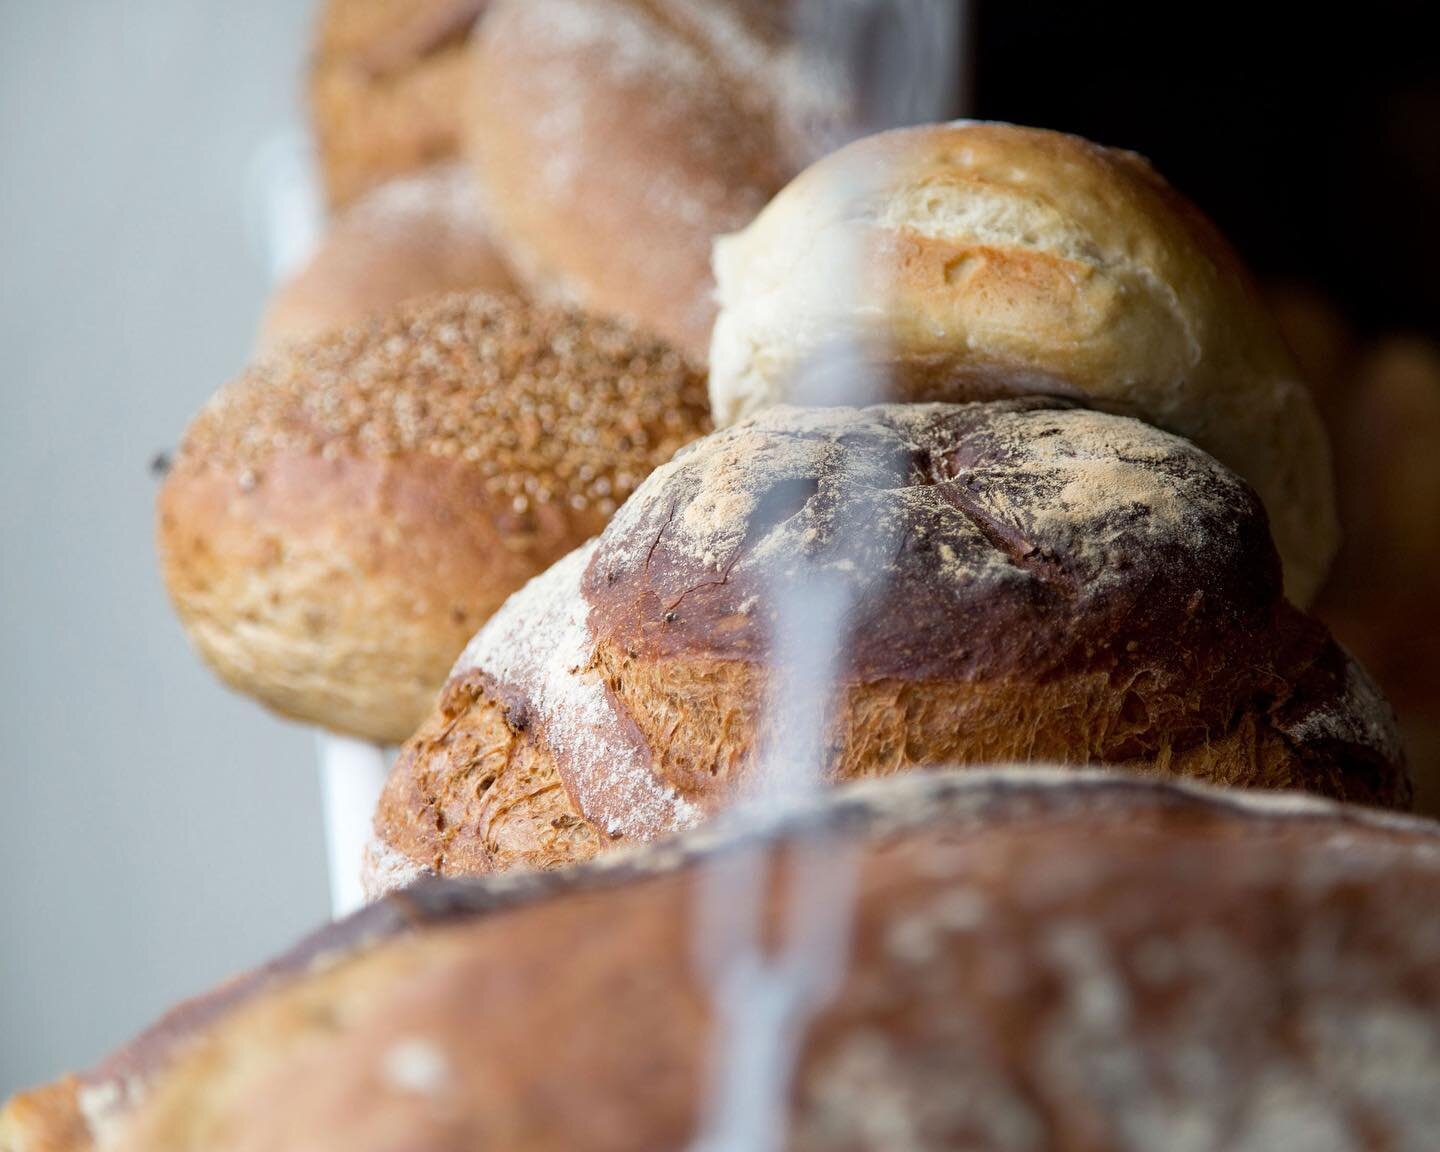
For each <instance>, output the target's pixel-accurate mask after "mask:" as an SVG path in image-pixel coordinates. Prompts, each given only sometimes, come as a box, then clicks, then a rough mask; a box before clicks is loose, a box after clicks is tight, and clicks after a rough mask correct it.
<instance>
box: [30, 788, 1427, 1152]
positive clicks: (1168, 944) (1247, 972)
mask: <svg viewBox="0 0 1440 1152" xmlns="http://www.w3.org/2000/svg"><path fill="white" fill-rule="evenodd" d="M747 859H750V860H756V861H757V862H758V865H759V866H760V867H761V868H762V869H764V871H762V872H761V875H762V876H765V877H766V878H767V882H766V886H765V889H764V891H765V892H768V893H769V894H770V895H769V896H764V897H762V898H761V900H760V902H759V903H760V910H761V912H760V918H761V921H762V923H763V924H765V925H766V927H765V928H764V930H763V932H762V938H763V939H765V940H768V941H772V942H778V941H780V940H783V939H785V938H786V937H787V933H788V934H789V935H790V937H791V938H794V936H795V934H796V933H797V932H798V931H800V930H799V929H798V928H797V927H796V922H795V921H793V920H787V919H785V917H784V911H783V909H784V907H785V904H784V900H785V898H786V897H785V893H786V892H787V891H788V890H789V888H790V886H791V885H797V884H799V885H802V886H807V887H802V888H801V889H800V890H799V891H800V893H801V894H802V898H803V893H805V892H807V891H808V892H810V893H811V894H812V900H813V899H814V898H815V894H816V892H817V890H816V889H815V888H814V887H813V886H814V885H815V884H817V883H823V882H824V881H823V879H822V878H823V877H824V876H826V875H827V874H828V875H830V876H831V877H838V876H840V875H852V876H853V877H854V885H855V888H854V892H853V923H852V926H851V928H850V929H849V930H848V931H846V932H843V933H842V934H841V940H842V947H841V951H840V954H839V955H835V956H833V957H832V959H833V961H834V963H835V965H836V967H837V968H838V971H839V978H838V980H837V981H836V984H835V985H834V991H833V995H831V996H830V997H829V998H828V999H826V1000H825V1001H824V1002H823V1003H820V1004H818V1005H816V1009H815V1013H816V1014H815V1016H814V1018H813V1019H811V1018H802V1019H801V1021H800V1030H799V1034H798V1045H797V1052H796V1063H795V1079H794V1084H793V1089H792V1091H790V1092H789V1093H787V1094H786V1096H787V1099H786V1103H785V1115H784V1117H783V1119H782V1131H783V1133H784V1139H783V1146H784V1147H786V1148H791V1149H797V1150H810V1149H822V1148H823V1149H837V1148H845V1149H851V1148H855V1149H876V1150H879V1149H887V1150H889V1149H894V1148H897V1147H918V1148H937V1149H956V1150H957V1152H958V1150H960V1149H965V1150H966V1152H984V1150H989V1149H994V1150H997V1152H998V1150H1001V1149H1005V1150H1011V1149H1016V1148H1024V1149H1029V1150H1031V1152H1081V1150H1084V1152H1111V1150H1114V1152H1125V1150H1132V1149H1158V1148H1167V1149H1168V1148H1181V1147H1183V1148H1186V1149H1191V1150H1194V1152H1211V1150H1214V1152H1219V1150H1220V1149H1226V1150H1235V1149H1257V1150H1259V1149H1266V1150H1269V1149H1275V1148H1297V1149H1298V1148H1325V1149H1336V1150H1340V1152H1343V1150H1348V1149H1357V1150H1358V1149H1373V1148H1395V1149H1402V1148H1405V1149H1408V1148H1416V1149H1419V1148H1423V1147H1425V1146H1426V1144H1427V1142H1428V1140H1429V1138H1430V1136H1431V1135H1432V1134H1433V1132H1434V1131H1435V1125H1436V1124H1437V1123H1440V1111H1437V1108H1440V1101H1437V1098H1436V1095H1435V1092H1434V1086H1435V1084H1436V1082H1437V1080H1440V1007H1437V1006H1440V937H1437V934H1436V933H1435V931H1434V927H1433V915H1432V913H1433V909H1434V907H1435V904H1436V902H1437V900H1440V832H1437V829H1436V826H1435V825H1434V824H1431V823H1428V822H1422V821H1417V820H1408V819H1401V818H1396V817H1390V816H1381V815H1378V814H1374V813H1371V812H1367V811H1364V810H1361V809H1356V808H1351V807H1339V806H1336V805H1333V804H1329V803H1325V802H1321V801H1314V800H1302V799H1300V798H1296V797H1270V796H1260V795H1255V794H1245V795H1241V794H1238V793H1234V792H1227V793H1219V792H1215V791H1212V790H1208V789H1204V790H1202V789H1198V788H1194V787H1184V788H1181V787H1176V786H1174V785H1164V784H1160V783H1156V782H1152V781H1145V780H1141V779H1136V778H1125V777H1120V776H1113V775H1106V774H1099V773H1090V772H1063V771H1038V770H1029V771H1016V770H998V771H996V770H986V771H971V772H964V773H943V774H936V775H931V776H918V777H910V778H907V779H900V780H889V781H880V782H873V783H871V784H868V785H865V786H863V787H857V788H851V789H846V790H844V791H842V792H836V793H832V794H831V795H830V797H829V798H828V799H827V800H826V801H825V802H824V803H823V804H821V805H820V806H818V807H817V808H814V809H811V810H807V811H802V812H799V813H793V814H791V815H789V816H788V817H786V818H784V819H782V820H777V821H774V822H772V823H771V826H770V827H769V828H768V830H767V829H757V828H756V827H755V826H754V825H753V824H747V825H745V827H744V830H743V831H740V832H738V833H717V832H715V831H713V830H711V831H706V832H705V833H702V834H700V835H698V836H695V835H692V836H690V837H687V838H685V839H682V840H679V841H676V842H672V843H670V844H667V845H666V846H664V847H659V848H655V849H651V850H649V851H646V852H642V853H631V854H623V855H619V856H616V857H612V858H611V859H610V861H609V862H607V866H604V867H595V866H587V867H582V868H577V869H571V870H567V871H564V872H559V873H548V874H538V875H537V874H528V875H517V876H507V877H497V878H495V879H492V880H491V881H489V882H486V883H481V884H476V883H473V882H472V883H461V882H435V883H433V884H431V885H425V886H421V887H418V888H416V889H413V890H411V891H409V892H406V893H402V894H397V895H396V896H392V897H389V898H387V901H386V902H385V903H382V904H381V905H378V906H375V907H372V908H371V909H370V910H368V911H367V912H365V913H362V915H361V916H360V917H359V918H358V919H356V920H352V921H349V922H344V923H342V924H340V925H336V926H333V927H331V928H327V929H325V930H324V931H323V932H322V933H321V934H320V935H319V936H317V937H316V938H314V939H312V940H311V941H309V942H307V943H306V944H305V945H304V946H302V948H301V949H299V950H298V951H297V952H296V953H295V954H293V955H292V956H291V957H289V958H286V959H285V960H282V961H281V962H279V963H278V964H277V965H273V966H272V967H271V969H270V970H269V972H268V973H266V974H265V975H264V976H263V977H261V978H257V979H255V980H253V981H252V982H251V983H250V986H249V987H248V988H247V989H245V991H244V992H243V994H241V995H240V996H238V997H231V999H230V1002H229V1003H228V1004H227V1005H226V1006H225V1007H224V1009H223V1010H222V1011H220V1012H219V1013H218V1014H217V1016H216V1017H215V1018H213V1019H212V1020H208V1021H205V1022H204V1023H203V1024H202V1025H201V1026H199V1027H196V1028H190V1029H186V1028H180V1029H172V1030H171V1031H170V1032H169V1034H168V1036H167V1037H166V1038H165V1040H164V1043H163V1045H162V1047H161V1048H160V1049H156V1048H155V1047H154V1046H153V1041H154V1039H155V1038H154V1037H152V1038H151V1040H152V1047H151V1056H150V1058H149V1063H148V1067H147V1069H146V1071H144V1072H143V1073H141V1072H140V1071H139V1068H140V1067H141V1065H138V1064H136V1063H134V1062H131V1063H130V1064H129V1066H128V1067H129V1071H130V1072H131V1074H132V1077H133V1078H132V1081H131V1083H132V1084H134V1085H136V1086H138V1087H139V1088H140V1092H139V1097H138V1101H139V1107H138V1110H121V1111H120V1112H119V1113H118V1114H112V1115H111V1117H110V1124H111V1130H112V1131H114V1132H115V1133H116V1137H115V1139H114V1141H113V1143H112V1144H108V1145H107V1147H114V1148H116V1149H120V1150H123V1152H140V1150H142V1149H143V1150H144V1152H197V1150H199V1149H202V1148H203V1149H205V1150H206V1152H229V1150H235V1152H239V1150H241V1149H246V1150H249V1149H258V1148H264V1149H267V1150H270V1152H286V1150H289V1149H296V1150H300V1149H304V1150H305V1152H325V1150H328V1149H331V1148H334V1149H337V1150H339V1149H344V1152H369V1150H374V1152H381V1150H390V1149H394V1148H396V1147H404V1148H407V1149H414V1150H415V1152H441V1150H445V1152H451V1150H455V1152H458V1150H459V1149H471V1148H489V1147H504V1148H513V1149H532V1150H537V1152H538V1150H541V1149H557V1150H558V1149H565V1150H566V1152H581V1150H588V1149H596V1150H599V1149H618V1148H649V1149H669V1148H674V1149H681V1148H686V1147H694V1146H695V1140H696V1138H697V1136H698V1135H699V1134H700V1129H701V1127H702V1124H703V1123H704V1122H705V1117H706V1116H707V1109H708V1108H709V1107H710V1106H712V1105H713V1104H714V1102H715V1101H714V1098H713V1097H710V1096H709V1093H710V1091H711V1089H712V1086H713V1085H714V1084H715V1083H716V1082H717V1072H718V1070H719V1068H718V1066H719V1065H720V1064H721V1063H722V1062H724V1061H726V1060H728V1059H730V1058H731V1057H732V1055H733V1049H732V1048H731V1047H730V1046H729V1044H728V1042H727V1040H726V1037H725V1033H724V1031H723V1030H722V1029H721V1027H720V1024H719V1021H718V1018H717V1015H716V1007H715V1004H716V1001H715V999H714V995H715V987H716V986H715V984H714V983H712V979H713V978H715V977H713V976H707V974H715V973H725V972H733V971H734V969H733V968H731V967H729V966H728V965H727V961H729V963H734V960H735V958H734V957H729V956H727V954H725V953H724V952H721V951H716V949H717V948H719V947H721V946H720V945H717V944H716V943H715V942H713V941H712V942H710V944H709V945H708V947H707V945H706V943H705V940H706V938H705V937H704V936H702V935H700V934H699V933H698V931H697V928H698V920H699V917H700V916H701V911H700V910H701V908H702V907H703V906H704V905H703V902H704V901H706V900H707V899H712V898H714V892H715V889H714V888H713V887H709V886H708V884H707V883H706V882H704V881H703V880H702V869H703V868H712V869H713V868H722V867H726V866H727V865H729V866H731V867H732V868H733V866H735V865H737V864H738V863H739V862H740V861H742V860H747ZM802 865H803V866H804V867H803V868H802ZM714 875H715V874H714V873H711V876H712V878H713V876H714ZM772 881H773V882H772ZM835 895H836V893H835V892H833V891H832V893H831V896H832V898H833V897H834V896H835ZM802 938H803V933H802ZM773 946H774V947H779V944H778V943H776V944H774V945H773ZM745 955H746V954H745V953H744V952H742V953H740V957H742V958H743V957H744V956H745ZM807 975H812V973H810V972H809V971H808V969H806V968H803V967H802V968H801V969H800V970H799V979H801V980H804V979H805V978H806V977H807ZM217 1021H218V1022H217ZM157 1052H161V1053H163V1054H162V1055H158V1056H157V1055H156V1053H157ZM121 1056H123V1054H121ZM124 1066H125V1065H124V1064H123V1061H122V1062H117V1061H112V1062H111V1067H112V1071H111V1073H110V1075H112V1076H114V1075H115V1074H116V1073H115V1071H114V1070H115V1069H118V1068H120V1067H124ZM782 1068H783V1065H782ZM83 1082H84V1084H85V1089H84V1091H85V1092H87V1093H90V1094H94V1093H96V1092H101V1093H102V1094H103V1086H104V1084H105V1081H104V1080H103V1079H98V1078H96V1077H95V1076H93V1075H92V1076H88V1077H86V1078H84V1081H83ZM22 1102H23V1100H22ZM15 1107H16V1105H15V1104H12V1105H11V1109H12V1110H14V1108H15ZM64 1147H65V1152H80V1146H77V1145H66V1146H64ZM37 1148H38V1145H35V1144H25V1143H19V1144H12V1145H11V1146H10V1147H9V1148H7V1149H6V1152H35V1150H36V1149H37Z"/></svg>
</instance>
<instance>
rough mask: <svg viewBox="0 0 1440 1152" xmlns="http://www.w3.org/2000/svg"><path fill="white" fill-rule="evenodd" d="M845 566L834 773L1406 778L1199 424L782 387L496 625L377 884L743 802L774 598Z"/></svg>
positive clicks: (435, 726) (1375, 795)
mask: <svg viewBox="0 0 1440 1152" xmlns="http://www.w3.org/2000/svg"><path fill="white" fill-rule="evenodd" d="M1057 404H1058V405H1060V406H1059V407H1056V406H1055V405H1057ZM1047 405H1048V406H1047ZM819 576H825V577H827V578H829V579H833V580H837V581H843V582H844V583H845V584H846V585H848V586H849V587H850V589H851V590H852V591H853V592H854V594H855V601H854V602H855V605H856V607H855V611H854V616H853V619H852V621H851V624H850V631H849V634H848V636H847V637H846V638H845V649H844V651H845V657H844V659H845V661H846V664H845V666H844V667H843V670H842V672H841V675H840V680H841V683H840V693H841V702H840V703H839V705H838V706H837V707H838V712H839V715H838V717H837V718H836V720H835V722H834V725H833V727H832V729H831V731H830V733H829V735H828V738H827V744H828V748H829V762H828V763H827V764H826V765H825V774H826V776H827V778H828V779H831V780H844V779H849V778H853V777H862V776H878V775H889V774H892V773H896V772H902V771H905V770H908V769H912V768H922V767H934V766H937V765H947V764H956V763H985V762H993V761H996V760H1002V759H1019V760H1034V761H1050V762H1054V761H1059V762H1064V763H1071V764H1085V763H1106V764H1113V765H1118V766H1125V767H1130V768H1134V769H1137V770H1141V771H1145V772H1156V773H1165V774H1171V775H1178V776H1188V777H1193V778H1197V779H1202V780H1209V781H1215V782H1219V783H1226V784H1236V785H1242V786H1247V787H1266V788H1303V789H1307V790H1310V791H1314V792H1320V793H1324V794H1327V795H1330V796H1335V797H1341V798H1345V799H1350V800H1357V801H1362V802H1365V803H1370V804H1382V805H1403V804H1404V803H1406V802H1407V800H1408V795H1409V784H1408V780H1407V778H1406V775H1405V772H1404V769H1403V766H1402V762H1401V756H1400V753H1399V749H1398V741H1397V737H1396V734H1395V730H1394V725H1393V720H1392V718H1391V716H1390V713H1389V709H1388V706H1387V705H1386V704H1385V702H1384V700H1383V699H1382V698H1381V697H1380V696H1379V694H1378V692H1377V691H1376V689H1375V688H1374V686H1373V685H1372V684H1371V682H1370V680H1369V678H1368V677H1367V676H1366V675H1365V673H1364V672H1363V671H1362V670H1361V669H1360V668H1359V667H1357V666H1356V665H1355V664H1354V662H1353V661H1351V660H1350V659H1349V658H1348V657H1347V656H1346V655H1345V653H1344V652H1343V651H1342V650H1341V649H1340V648H1339V647H1338V646H1336V645H1335V643H1334V642H1333V641H1332V640H1331V639H1330V636H1329V634H1328V633H1327V632H1326V631H1325V629H1324V628H1323V627H1322V626H1321V625H1319V624H1318V623H1316V622H1315V621H1314V620H1312V619H1310V618H1309V617H1307V616H1305V615H1304V614H1302V613H1300V612H1299V611H1297V610H1296V609H1295V608H1293V607H1292V606H1291V605H1290V604H1289V603H1287V602H1286V601H1285V599H1284V596H1283V594H1282V591H1281V586H1280V571H1279V563H1278V560H1277V558H1276V555H1275V550H1274V546H1273V545H1272V544H1271V542H1270V538H1269V536H1268V535H1267V533H1266V526H1265V517H1264V513H1263V511H1262V510H1261V508H1260V505H1259V503H1258V501H1257V500H1256V499H1255V497H1254V494H1253V493H1252V492H1251V491H1250V489H1249V488H1248V487H1247V486H1246V485H1245V484H1244V483H1243V481H1241V480H1240V479H1239V478H1238V477H1237V476H1235V475H1234V474H1233V473H1231V472H1229V471H1228V470H1226V469H1225V468H1223V467H1222V466H1220V465H1219V464H1218V463H1216V462H1215V461H1214V460H1213V459H1212V458H1210V457H1209V456H1206V455H1205V454H1204V453H1203V452H1201V451H1199V450H1198V449H1197V448H1195V447H1194V446H1192V445H1191V444H1189V443H1187V442H1185V441H1183V440H1181V439H1179V438H1178V437H1174V436H1170V435H1168V434H1166V433H1163V432H1160V431H1157V430H1156V429H1154V428H1151V427H1149V426H1148V425H1145V424H1142V423H1140V422H1138V421H1135V420H1130V419H1126V418H1122V417H1118V416H1110V415H1105V414H1102V413H1097V412H1092V411H1087V410H1083V409H1073V408H1070V407H1068V406H1065V405H1064V402H1057V401H1041V400H1019V401H996V402H991V403H979V404H970V405H939V404H937V405H890V406H879V407H874V408H867V409H854V408H830V409H798V408H788V407H780V408H774V409H770V410H767V411H766V412H764V413H761V414H760V415H759V416H757V417H754V418H752V419H751V420H748V421H746V422H744V423H742V424H739V425H736V426H735V427H732V428H730V429H727V430H724V431H721V432H717V433H715V434H714V435H712V436H710V437H708V438H706V439H705V440H702V441H700V442H698V443H696V444H695V445H693V446H692V447H691V448H689V449H688V450H687V451H685V452H683V453H681V454H680V455H679V456H677V457H676V459H675V460H673V461H672V462H671V463H669V464H666V465H664V466H663V467H661V468H659V469H658V470H657V471H656V472H655V473H654V474H653V475H652V476H651V477H650V478H649V479H648V480H647V481H646V482H645V483H644V484H643V485H641V486H640V488H639V490H638V491H637V492H636V493H635V495H634V496H632V497H631V498H630V500H629V501H628V502H627V503H626V504H625V506H624V507H623V508H622V509H621V510H620V512H619V513H618V514H617V515H616V517H615V519H614V520H612V521H611V523H610V525H609V526H608V527H607V528H606V530H605V532H604V533H603V534H602V535H601V536H600V538H599V540H598V541H597V542H596V543H594V544H592V545H589V546H587V547H585V548H583V549H581V550H579V551H577V552H575V553H573V554H572V555H570V556H568V557H566V559H565V560H563V561H562V562H561V563H559V564H557V565H556V566H555V567H554V568H552V569H551V570H550V571H548V572H546V573H545V574H544V575H543V576H541V577H540V578H538V579H536V580H534V581H532V582H531V583H530V584H529V585H527V586H526V587H525V589H524V590H523V591H521V592H519V593H517V594H516V595H515V596H514V597H512V598H511V600H510V601H509V602H508V603H507V604H506V605H505V606H504V608H502V609H501V610H500V612H499V613H497V614H496V616H495V617H494V619H492V620H491V622H490V623H489V624H488V625H487V626H486V627H485V628H484V629H483V630H482V631H481V632H480V634H479V635H478V636H477V637H476V638H475V640H474V641H473V642H472V643H471V644H470V646H469V647H468V648H467V649H466V652H465V654H464V656H463V657H462V658H461V659H460V661H459V663H458V664H457V665H456V666H455V670H454V672H453V674H452V676H451V679H450V682H449V684H448V685H447V686H446V688H445V691H444V693H443V694H442V696H441V698H440V701H439V704H438V705H437V707H436V709H435V710H434V711H433V712H432V714H431V716H430V718H429V719H428V720H427V721H426V723H425V725H424V727H423V728H421V729H420V730H419V732H417V733H416V735H415V737H414V738H413V739H412V740H411V741H410V742H409V743H408V744H407V745H406V747H405V748H404V750H403V751H402V753H401V756H400V759H399V760H398V762H397V764H396V766H395V769H394V771H393V772H392V774H391V777H390V779H389V781H388V782H387V785H386V788H385V791H384V793H383V795H382V798H381V801H380V806H379V809H378V811H377V814H376V834H377V839H376V843H375V845H374V846H373V847H372V850H371V852H370V860H369V862H368V865H367V868H368V875H367V884H368V885H369V887H370V888H371V890H372V891H374V890H380V889H384V888H387V887H393V886H395V885H397V884H402V883H405V882H407V881H408V880H410V879H413V878H414V877H415V876H416V875H417V874H419V873H420V872H423V871H435V872H439V873H442V874H446V875H455V874H466V873H481V872H489V871H494V870H500V869H504V868H509V867H514V866H527V867H549V866H553V865H556V864H561V863H567V862H570V861H573V860H577V859H584V858H586V857H588V856H591V855H593V854H595V853H596V852H598V851H601V850H602V849H603V848H605V847H607V846H609V845H610V844H612V842H614V841H617V840H623V841H633V840H650V839H653V838H655V837H657V836H660V835H663V834H665V833H667V832H671V831H674V830H675V829H677V828H682V827H685V826H687V825H690V824H692V823H695V822H696V821H698V820H699V819H701V818H702V817H704V816H706V815H707V814H710V813H713V812H714V811H716V810H717V809H719V808H721V807H723V806H724V805H726V804H728V803H730V802H732V801H733V800H734V798H735V796H736V795H737V794H738V793H741V792H743V789H744V787H745V784H746V781H747V778H748V774H749V773H750V771H751V769H752V767H753V763H754V760H755V758H756V754H757V752H758V751H759V750H761V749H762V748H763V747H765V746H766V744H767V742H768V739H769V738H771V737H773V735H774V734H773V733H767V732H765V731H764V730H763V729H762V726H761V713H762V710H763V708H764V704H765V700H766V691H767V686H768V683H769V678H770V672H771V669H770V668H769V659H770V636H771V634H772V631H773V629H774V626H775V609H776V605H777V603H779V602H780V597H781V594H782V590H784V589H786V588H790V587H795V588H797V589H801V590H803V589H805V588H808V587H810V582H811V581H812V580H814V579H816V578H818V577H819ZM823 642H824V638H823V637H816V643H823Z"/></svg>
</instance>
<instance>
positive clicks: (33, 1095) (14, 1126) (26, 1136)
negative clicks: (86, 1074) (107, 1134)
mask: <svg viewBox="0 0 1440 1152" xmlns="http://www.w3.org/2000/svg"><path fill="white" fill-rule="evenodd" d="M91 1147H93V1140H92V1137H91V1134H90V1129H89V1126H88V1125H87V1124H86V1123H85V1117H84V1115H83V1114H82V1113H81V1111H80V1101H79V1082H78V1081H77V1080H76V1079H75V1077H73V1076H67V1077H65V1078H64V1079H63V1080H57V1081H56V1082H55V1083H54V1084H47V1085H45V1086H44V1087H41V1088H35V1089H32V1090H31V1091H29V1092H21V1093H19V1094H18V1095H16V1096H13V1097H11V1098H10V1100H8V1101H7V1102H6V1104H5V1106H4V1108H0V1152H89V1149H90V1148H91Z"/></svg>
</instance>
